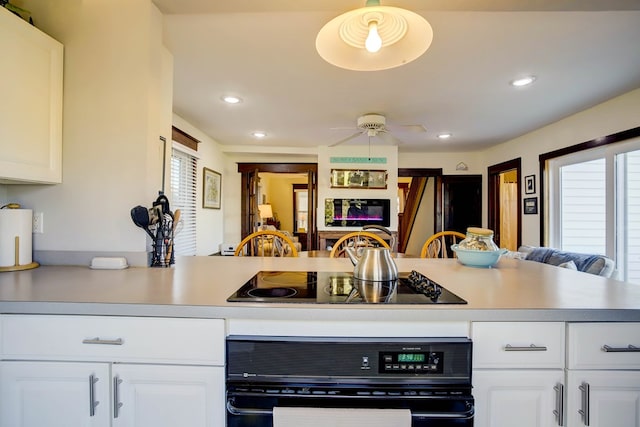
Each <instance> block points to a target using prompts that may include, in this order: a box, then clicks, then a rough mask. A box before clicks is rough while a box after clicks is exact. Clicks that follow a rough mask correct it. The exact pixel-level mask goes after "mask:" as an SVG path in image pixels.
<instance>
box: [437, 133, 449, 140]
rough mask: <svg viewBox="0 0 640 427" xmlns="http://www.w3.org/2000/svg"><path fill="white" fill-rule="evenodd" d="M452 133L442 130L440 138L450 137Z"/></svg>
mask: <svg viewBox="0 0 640 427" xmlns="http://www.w3.org/2000/svg"><path fill="white" fill-rule="evenodd" d="M449 138H451V134H450V133H449V132H442V133H439V134H438V139H449Z"/></svg>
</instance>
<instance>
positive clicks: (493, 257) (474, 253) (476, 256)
mask: <svg viewBox="0 0 640 427" xmlns="http://www.w3.org/2000/svg"><path fill="white" fill-rule="evenodd" d="M451 249H452V250H454V251H455V253H456V255H457V256H458V261H460V262H461V263H462V264H464V265H468V266H470V267H481V268H489V267H492V266H494V265H495V264H496V263H497V262H498V260H499V259H500V257H501V256H502V255H504V254H506V253H507V252H508V251H507V250H506V249H498V250H497V251H478V250H472V249H460V248H459V247H458V245H457V244H454V245H451Z"/></svg>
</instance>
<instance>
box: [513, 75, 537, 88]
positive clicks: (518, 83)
mask: <svg viewBox="0 0 640 427" xmlns="http://www.w3.org/2000/svg"><path fill="white" fill-rule="evenodd" d="M535 80H536V76H526V77H522V78H519V79H515V80H511V86H515V87H522V86H528V85H530V84H531V83H533V82H534V81H535Z"/></svg>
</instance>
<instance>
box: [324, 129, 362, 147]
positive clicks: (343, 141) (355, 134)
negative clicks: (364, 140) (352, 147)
mask: <svg viewBox="0 0 640 427" xmlns="http://www.w3.org/2000/svg"><path fill="white" fill-rule="evenodd" d="M360 135H362V132H356V133H354V134H353V135H351V136H348V137H346V138H344V139H341V140H340V141H338V142H334V143H333V144H331V145H329V147H335V146H336V145H340V144H344V143H345V142H347V141H349V140H351V139H353V138H356V137H358V136H360Z"/></svg>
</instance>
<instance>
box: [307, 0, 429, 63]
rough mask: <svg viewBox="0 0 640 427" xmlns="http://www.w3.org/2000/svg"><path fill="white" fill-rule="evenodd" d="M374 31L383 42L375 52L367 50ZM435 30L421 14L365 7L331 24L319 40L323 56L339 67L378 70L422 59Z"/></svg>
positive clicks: (338, 17) (345, 14)
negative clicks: (373, 30)
mask: <svg viewBox="0 0 640 427" xmlns="http://www.w3.org/2000/svg"><path fill="white" fill-rule="evenodd" d="M372 28H374V29H375V31H376V32H377V34H378V35H379V37H380V40H381V47H380V48H379V50H378V51H376V52H370V51H369V50H367V46H366V44H367V38H369V39H370V40H369V44H370V43H371V37H374V38H375V35H371V34H370V31H371V29H372ZM432 40H433V30H432V28H431V25H429V23H428V22H427V21H426V20H425V19H424V18H423V17H422V16H420V15H418V14H417V13H415V12H411V11H409V10H406V9H401V8H397V7H391V6H366V7H363V8H360V9H356V10H352V11H350V12H347V13H344V14H342V15H340V16H337V17H336V18H334V19H332V20H331V21H329V22H328V23H327V24H326V25H325V26H324V27H322V29H321V30H320V32H319V33H318V36H317V37H316V49H317V51H318V53H319V54H320V56H321V57H322V58H323V59H324V60H325V61H327V62H328V63H330V64H333V65H335V66H336V67H340V68H345V69H347V70H355V71H376V70H386V69H389V68H394V67H399V66H401V65H404V64H407V63H409V62H411V61H413V60H415V59H416V58H418V57H420V56H421V55H422V54H423V53H424V52H426V50H427V49H428V48H429V46H430V45H431V41H432Z"/></svg>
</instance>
